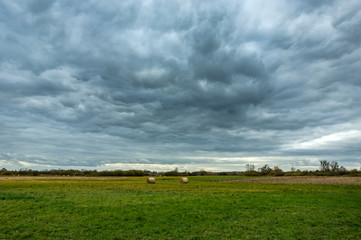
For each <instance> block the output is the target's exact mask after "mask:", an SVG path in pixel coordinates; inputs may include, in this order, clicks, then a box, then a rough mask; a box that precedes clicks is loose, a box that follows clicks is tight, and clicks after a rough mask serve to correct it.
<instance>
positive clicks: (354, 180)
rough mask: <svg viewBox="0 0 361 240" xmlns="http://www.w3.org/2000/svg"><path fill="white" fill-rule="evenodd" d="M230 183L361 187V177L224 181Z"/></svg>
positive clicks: (259, 178)
mask: <svg viewBox="0 0 361 240" xmlns="http://www.w3.org/2000/svg"><path fill="white" fill-rule="evenodd" d="M223 181H228V182H248V183H288V184H348V185H361V177H328V176H325V177H315V176H297V177H255V178H242V179H232V180H223Z"/></svg>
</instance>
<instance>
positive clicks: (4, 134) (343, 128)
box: [0, 0, 361, 171]
mask: <svg viewBox="0 0 361 240" xmlns="http://www.w3.org/2000/svg"><path fill="white" fill-rule="evenodd" d="M360 29H361V1H359V0H348V1H341V0H339V1H337V0H335V1H332V0H327V1H326V0H319V1H311V0H299V1H282V0H274V1H268V0H244V1H236V0H227V1H221V0H220V1H212V0H210V1H202V0H194V1H188V0H179V1H177V0H174V1H168V0H164V1H163V0H158V1H147V0H144V1H142V0H139V1H127V0H122V1H118V0H107V1H98V0H89V1H70V0H29V1H20V0H19V1H17V0H15V1H14V0H2V1H0V53H1V54H0V167H5V168H7V169H20V168H27V169H57V168H62V169H69V168H73V169H98V170H103V169H124V170H126V169H142V170H143V169H147V170H154V171H168V170H172V169H175V168H176V167H177V168H178V169H179V170H180V171H184V170H187V171H198V170H207V171H244V170H245V165H246V164H254V165H255V167H256V169H257V168H259V167H262V166H263V165H265V164H268V165H270V166H271V167H274V166H278V167H280V168H282V169H284V170H289V169H290V168H291V167H294V168H296V169H297V168H298V169H301V170H304V169H308V170H316V169H319V165H320V164H319V161H320V160H328V161H338V163H339V165H342V166H345V167H346V168H350V169H352V168H357V169H360V166H361V48H360V47H361V31H360Z"/></svg>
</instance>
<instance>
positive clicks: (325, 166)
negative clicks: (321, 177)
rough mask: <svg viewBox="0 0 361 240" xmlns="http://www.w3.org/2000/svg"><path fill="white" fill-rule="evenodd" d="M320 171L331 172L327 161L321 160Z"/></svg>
mask: <svg viewBox="0 0 361 240" xmlns="http://www.w3.org/2000/svg"><path fill="white" fill-rule="evenodd" d="M320 170H321V171H322V172H328V171H330V163H329V162H328V161H326V160H321V161H320Z"/></svg>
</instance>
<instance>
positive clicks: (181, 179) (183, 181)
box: [179, 177, 188, 183]
mask: <svg viewBox="0 0 361 240" xmlns="http://www.w3.org/2000/svg"><path fill="white" fill-rule="evenodd" d="M179 182H180V183H188V178H186V177H182V178H180V179H179Z"/></svg>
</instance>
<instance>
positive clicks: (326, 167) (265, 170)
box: [0, 160, 361, 177]
mask: <svg viewBox="0 0 361 240" xmlns="http://www.w3.org/2000/svg"><path fill="white" fill-rule="evenodd" d="M209 175H240V176H344V175H348V176H361V169H360V170H357V169H352V170H348V169H346V168H345V167H343V166H339V164H338V162H336V161H332V162H329V161H326V160H322V161H320V169H319V170H315V171H309V170H303V171H301V170H300V169H295V168H294V167H293V168H291V170H290V171H283V170H282V169H281V168H279V167H277V166H275V167H273V168H271V167H270V166H269V165H268V164H266V165H264V166H263V167H260V168H258V169H257V170H256V168H255V165H254V164H246V171H231V172H228V171H225V172H211V171H205V170H200V171H194V172H188V171H183V172H180V171H178V168H175V169H174V170H173V171H167V172H156V171H148V170H135V169H132V170H103V171H98V170H85V169H82V170H76V169H67V170H64V169H51V170H32V169H20V170H7V169H6V168H1V169H0V176H79V177H81V176H82V177H111V176H114V177H119V176H209Z"/></svg>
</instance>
